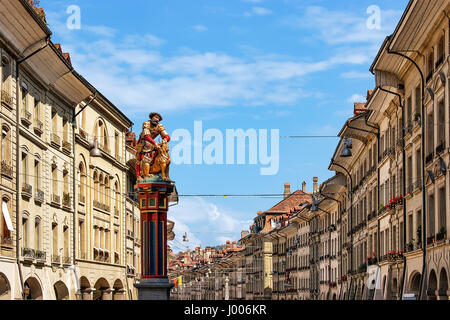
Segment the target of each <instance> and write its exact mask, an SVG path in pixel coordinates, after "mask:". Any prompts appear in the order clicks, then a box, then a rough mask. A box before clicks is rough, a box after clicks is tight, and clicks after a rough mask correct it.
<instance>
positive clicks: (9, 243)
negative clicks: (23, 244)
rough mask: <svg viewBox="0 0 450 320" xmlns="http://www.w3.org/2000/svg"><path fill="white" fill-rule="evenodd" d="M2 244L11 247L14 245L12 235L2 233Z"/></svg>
mask: <svg viewBox="0 0 450 320" xmlns="http://www.w3.org/2000/svg"><path fill="white" fill-rule="evenodd" d="M0 244H1V245H2V246H6V247H11V246H12V245H13V241H12V238H11V236H10V235H1V236H0Z"/></svg>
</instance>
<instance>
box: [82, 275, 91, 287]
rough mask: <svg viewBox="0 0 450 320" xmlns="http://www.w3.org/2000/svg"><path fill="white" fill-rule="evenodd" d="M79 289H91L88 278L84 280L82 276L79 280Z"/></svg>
mask: <svg viewBox="0 0 450 320" xmlns="http://www.w3.org/2000/svg"><path fill="white" fill-rule="evenodd" d="M80 288H81V290H83V289H90V288H91V283H90V282H89V280H88V278H86V277H85V276H82V277H81V278H80Z"/></svg>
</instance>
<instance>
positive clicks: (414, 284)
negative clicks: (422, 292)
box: [409, 271, 422, 297]
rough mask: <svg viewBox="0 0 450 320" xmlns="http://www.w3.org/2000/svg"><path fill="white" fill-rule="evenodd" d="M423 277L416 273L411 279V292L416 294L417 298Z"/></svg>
mask: <svg viewBox="0 0 450 320" xmlns="http://www.w3.org/2000/svg"><path fill="white" fill-rule="evenodd" d="M421 277H422V275H421V274H420V272H418V271H414V272H413V273H412V274H411V276H410V277H409V291H410V292H411V293H414V294H415V295H416V297H418V296H419V289H420V278H421Z"/></svg>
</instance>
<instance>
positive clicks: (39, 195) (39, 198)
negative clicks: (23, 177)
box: [34, 189, 44, 203]
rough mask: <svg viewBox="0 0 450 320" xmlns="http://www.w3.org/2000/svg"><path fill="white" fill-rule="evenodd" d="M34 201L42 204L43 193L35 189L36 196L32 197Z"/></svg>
mask: <svg viewBox="0 0 450 320" xmlns="http://www.w3.org/2000/svg"><path fill="white" fill-rule="evenodd" d="M34 201H36V202H38V203H43V202H44V191H42V190H39V189H37V190H36V194H35V195H34Z"/></svg>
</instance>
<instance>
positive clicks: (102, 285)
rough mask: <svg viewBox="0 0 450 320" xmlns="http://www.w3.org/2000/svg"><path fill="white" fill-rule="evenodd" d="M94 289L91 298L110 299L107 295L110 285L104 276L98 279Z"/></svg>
mask: <svg viewBox="0 0 450 320" xmlns="http://www.w3.org/2000/svg"><path fill="white" fill-rule="evenodd" d="M94 289H95V291H94V297H93V300H111V299H108V297H107V296H108V295H109V294H110V293H111V286H110V285H109V283H108V281H107V280H106V279H105V278H100V279H98V280H97V282H96V283H95V285H94ZM105 298H106V299H105Z"/></svg>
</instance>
